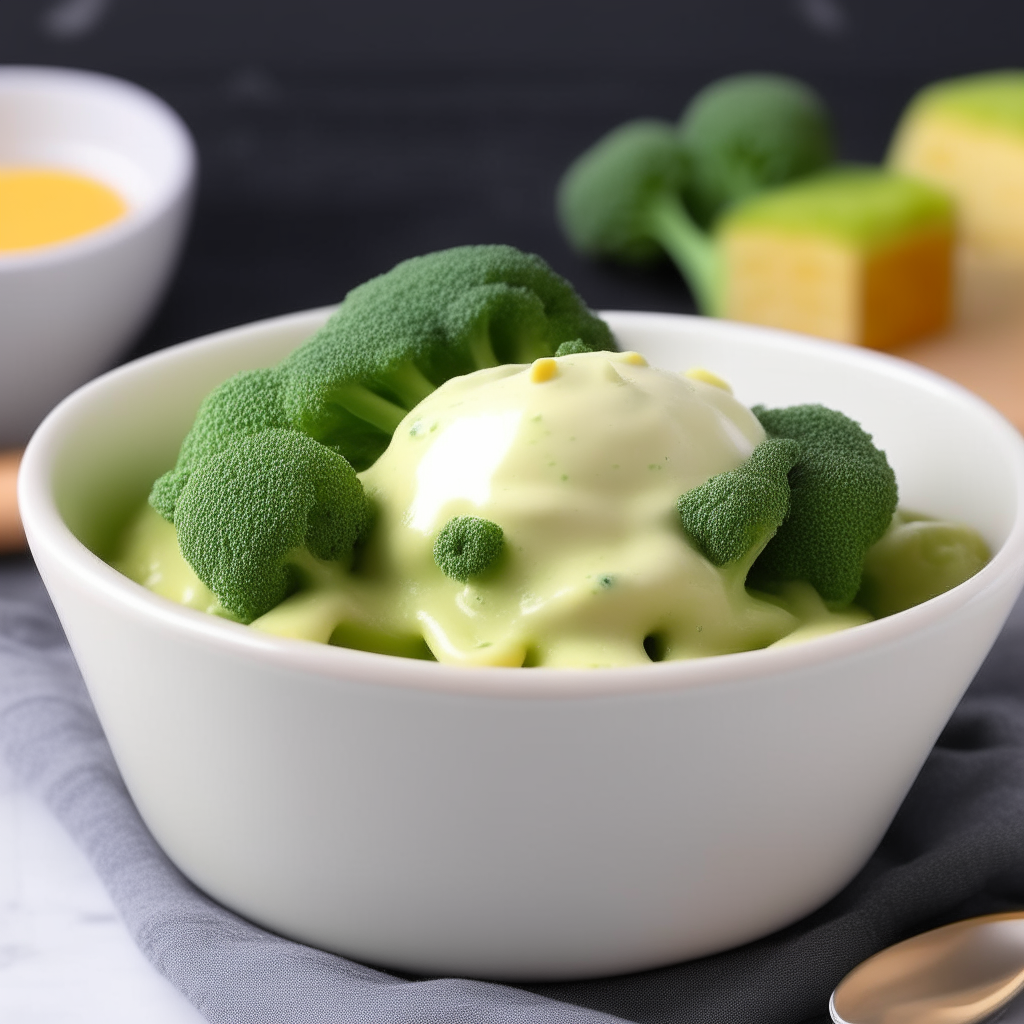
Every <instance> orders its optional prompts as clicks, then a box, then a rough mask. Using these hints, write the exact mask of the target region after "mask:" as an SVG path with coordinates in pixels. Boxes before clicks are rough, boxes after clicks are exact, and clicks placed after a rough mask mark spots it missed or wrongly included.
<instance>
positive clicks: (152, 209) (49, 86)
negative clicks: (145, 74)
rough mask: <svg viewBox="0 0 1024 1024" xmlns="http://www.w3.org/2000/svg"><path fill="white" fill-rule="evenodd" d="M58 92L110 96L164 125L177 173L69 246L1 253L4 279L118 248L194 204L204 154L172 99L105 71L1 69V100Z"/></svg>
mask: <svg viewBox="0 0 1024 1024" xmlns="http://www.w3.org/2000/svg"><path fill="white" fill-rule="evenodd" d="M33 89H35V90H37V91H39V92H44V91H46V92H53V91H56V90H64V91H65V92H67V93H68V94H70V95H74V96H80V95H81V94H82V92H83V90H89V91H90V92H91V93H92V94H93V95H96V96H106V97H108V98H109V99H111V100H112V101H113V102H114V103H116V104H118V105H125V104H131V105H134V106H135V107H136V108H137V109H139V110H140V111H141V112H142V113H144V114H145V115H146V116H147V117H148V118H149V120H150V121H151V123H152V124H153V125H154V126H159V129H160V131H161V132H162V133H163V134H164V137H165V138H166V139H167V141H168V144H169V145H170V146H172V147H174V148H175V149H176V151H177V154H178V158H177V160H176V161H175V162H174V170H175V172H176V173H175V174H174V176H173V177H172V178H170V179H169V180H168V182H167V183H166V184H165V185H164V186H163V187H162V188H161V189H159V190H157V191H156V192H155V193H154V195H153V196H151V197H150V198H148V199H146V201H145V202H142V203H140V204H138V205H135V206H130V207H129V208H128V209H127V210H126V212H125V213H124V214H123V215H122V216H120V217H118V218H117V219H116V220H114V221H112V222H111V223H109V224H105V225H103V226H101V227H98V228H94V229H92V230H90V231H87V232H85V233H84V234H82V235H78V236H76V237H74V238H70V239H67V240H65V241H57V242H49V243H47V244H45V245H40V246H33V247H31V248H28V249H16V250H14V251H11V252H0V274H10V273H13V272H16V271H21V270H26V271H27V270H35V269H37V268H45V267H46V266H47V265H52V264H60V263H65V262H71V261H73V260H76V259H80V258H86V257H90V256H92V255H94V254H95V253H97V252H102V251H103V250H106V249H110V248H113V247H115V246H117V245H119V244H120V243H121V242H123V241H125V240H126V239H128V238H130V237H132V236H134V235H138V234H141V233H142V232H144V231H145V230H146V229H147V228H148V227H149V226H150V225H151V224H153V223H154V222H155V221H157V220H159V219H160V218H162V217H163V216H165V214H166V213H167V211H168V210H170V209H173V208H174V207H175V206H177V205H178V204H179V203H181V202H183V201H185V202H188V201H190V200H191V197H192V193H193V191H194V189H195V182H196V176H197V171H198V166H199V155H198V150H197V147H196V143H195V140H194V139H193V137H192V133H191V132H190V131H189V129H188V126H187V125H186V124H185V122H184V120H183V119H182V117H181V115H179V114H178V112H177V111H176V110H175V109H174V108H173V107H172V106H171V105H170V104H169V103H167V101H166V100H164V99H161V97H159V96H157V95H156V94H155V93H153V92H150V90H148V89H146V88H144V87H143V86H141V85H137V84H136V83H135V82H131V81H128V80H127V79H124V78H118V77H116V76H115V75H108V74H104V73H103V72H100V71H89V70H86V69H82V68H67V67H59V66H54V65H45V64H7V65H3V66H0V95H3V94H5V93H7V92H8V91H9V90H10V91H15V90H17V91H31V90H33Z"/></svg>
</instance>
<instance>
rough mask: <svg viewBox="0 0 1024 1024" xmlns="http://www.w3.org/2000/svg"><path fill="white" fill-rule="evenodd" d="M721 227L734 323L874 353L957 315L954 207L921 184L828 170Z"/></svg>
mask: <svg viewBox="0 0 1024 1024" xmlns="http://www.w3.org/2000/svg"><path fill="white" fill-rule="evenodd" d="M716 234H717V235H718V239H719V242H720V244H721V251H722V259H723V275H722V281H723V295H722V315H723V316H725V317H728V318H730V319H733V320H744V321H747V322H748V323H757V324H765V325H768V326H771V327H782V328H785V329H787V330H793V331H801V332H803V333H805V334H813V335H817V336H818V337H822V338H832V339H834V340H836V341H844V342H848V343H850V344H856V345H867V346H870V347H872V348H892V347H894V346H897V345H900V344H902V343H904V342H908V341H912V340H914V339H916V338H920V337H924V336H926V335H928V334H932V333H935V332H937V331H940V330H941V329H942V328H943V327H944V326H945V325H946V324H947V323H948V321H949V316H950V312H951V308H952V251H953V210H952V204H951V202H950V201H949V199H948V198H947V197H946V196H945V195H944V194H943V193H941V192H939V191H937V190H936V189H934V188H931V187H929V186H927V185H924V184H922V183H920V182H916V181H912V180H910V179H907V178H904V177H901V176H898V175H894V174H890V173H887V172H885V171H881V170H878V169H875V168H842V169H840V170H836V171H830V172H827V173H825V174H821V175H817V176H815V177H813V178H806V179H803V180H802V181H799V182H795V183H794V184H792V185H787V186H784V187H782V188H779V189H773V190H771V191H769V192H762V193H759V194H758V195H756V196H754V197H753V198H751V199H749V200H747V201H745V202H743V203H741V204H740V205H739V206H737V207H735V208H734V209H732V210H731V211H730V212H729V213H728V214H726V216H725V217H724V219H723V220H722V222H721V223H720V225H719V228H718V230H717V232H716Z"/></svg>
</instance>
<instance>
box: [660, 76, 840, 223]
mask: <svg viewBox="0 0 1024 1024" xmlns="http://www.w3.org/2000/svg"><path fill="white" fill-rule="evenodd" d="M679 133H680V137H681V138H682V141H683V145H684V147H685V149H686V153H687V156H688V157H689V173H688V174H687V176H686V179H685V181H684V182H683V187H682V192H683V199H684V201H685V203H686V205H687V207H688V209H689V211H690V213H691V214H692V215H693V218H694V220H695V221H696V222H697V223H698V224H699V225H701V226H702V227H705V228H706V227H710V226H711V225H712V224H713V223H714V221H715V219H716V218H717V216H718V214H719V213H721V212H722V210H724V209H725V207H727V206H729V205H730V204H732V203H734V202H736V201H737V200H738V199H742V198H743V197H744V196H748V195H750V194H752V193H754V192H759V191H760V190H762V189H764V188H769V187H771V186H773V185H781V184H783V183H785V182H787V181H792V180H794V179H796V178H800V177H803V176H804V175H806V174H811V173H813V172H814V171H818V170H821V169H822V168H824V167H826V166H827V165H828V164H830V163H831V162H832V160H833V158H834V146H833V142H832V125H831V122H830V119H829V115H828V110H827V109H826V107H825V104H824V103H823V102H822V100H821V98H820V97H819V96H818V94H817V93H816V92H814V90H813V89H811V88H810V87H809V86H807V85H805V84H804V83H803V82H799V81H797V80H796V79H795V78H788V77H786V76H785V75H771V74H744V75H731V76H729V77H728V78H721V79H719V80H718V81H717V82H712V83H711V84H710V85H708V86H706V87H705V88H704V89H702V90H701V91H700V92H699V93H697V95H696V96H695V97H694V98H693V99H692V100H691V101H690V103H689V104H688V105H687V107H686V109H685V110H684V111H683V116H682V118H681V120H680V123H679Z"/></svg>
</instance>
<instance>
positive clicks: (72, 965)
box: [0, 759, 204, 1024]
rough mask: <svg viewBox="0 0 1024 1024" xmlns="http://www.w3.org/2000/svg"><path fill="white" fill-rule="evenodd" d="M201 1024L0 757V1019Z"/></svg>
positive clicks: (19, 1023) (53, 1023)
mask: <svg viewBox="0 0 1024 1024" xmlns="http://www.w3.org/2000/svg"><path fill="white" fill-rule="evenodd" d="M203 1020H204V1018H203V1017H202V1016H201V1015H200V1014H199V1012H198V1011H197V1010H196V1009H195V1008H194V1007H193V1006H192V1005H191V1004H190V1003H189V1002H187V1001H186V999H185V998H184V996H182V995H181V994H180V993H179V992H178V991H177V989H175V988H173V987H172V986H171V985H170V983H169V982H167V981H166V980H165V979H164V978H163V977H162V976H161V975H159V974H158V973H157V972H156V971H155V970H154V969H153V968H152V967H151V966H150V965H149V963H148V962H147V961H146V960H145V959H144V958H143V956H142V954H141V953H140V952H139V951H138V949H136V947H135V945H134V943H133V942H132V940H131V938H130V936H129V935H128V932H127V930H126V929H125V927H124V925H123V924H122V923H121V920H120V918H119V917H118V915H117V911H116V910H115V909H114V906H113V904H112V903H111V902H110V897H109V896H108V895H107V892H106V890H105V889H104V888H103V886H102V885H101V884H100V881H99V879H98V878H97V877H96V875H95V873H94V872H93V870H92V868H91V866H90V865H89V862H88V861H87V860H86V859H85V857H84V856H83V854H82V853H81V851H80V850H79V849H78V847H77V846H76V845H75V844H74V843H73V842H72V841H71V839H70V838H69V836H68V835H67V833H65V831H64V830H63V828H62V827H61V825H60V824H59V823H58V822H57V821H56V820H55V819H54V817H53V816H52V815H51V814H50V812H49V811H48V810H47V809H46V807H45V806H44V805H43V803H42V802H41V801H40V800H38V799H36V798H35V797H33V796H31V795H29V794H28V793H26V792H24V791H22V790H20V789H19V788H18V787H17V785H16V784H15V783H14V780H13V779H12V777H11V775H10V773H9V771H8V769H7V766H6V765H5V764H4V763H3V760H2V759H0V1021H2V1022H3V1024H202V1022H203Z"/></svg>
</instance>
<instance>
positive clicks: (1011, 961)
mask: <svg viewBox="0 0 1024 1024" xmlns="http://www.w3.org/2000/svg"><path fill="white" fill-rule="evenodd" d="M1022 989H1024V912H1012V913H1004V914H989V915H987V916H986V917H973V918H970V919H968V920H966V921H957V922H956V923H955V924H949V925H946V926H945V927H942V928H936V929H934V930H933V931H930V932H925V933H924V934H923V935H915V936H914V937H913V938H912V939H907V940H906V941H905V942H899V943H897V944H896V945H895V946H890V947H889V948H888V949H883V950H882V951H881V952H880V953H876V954H875V955H874V956H873V957H871V958H869V959H868V960H865V961H864V963H862V964H861V965H860V966H859V967H856V968H854V969H853V970H852V971H851V972H850V973H849V974H848V975H847V976H846V977H845V978H844V979H843V980H842V981H841V982H840V983H839V985H838V986H837V987H836V990H835V992H833V993H832V998H831V1000H830V1001H829V1012H830V1013H831V1014H832V1020H833V1021H835V1024H977V1022H979V1021H983V1020H985V1019H986V1018H987V1017H990V1016H991V1015H992V1014H994V1013H996V1012H997V1011H998V1010H1000V1009H1002V1008H1003V1007H1004V1006H1005V1005H1006V1004H1007V1003H1008V1002H1009V1001H1010V1000H1011V999H1013V998H1014V996H1016V995H1017V994H1018V993H1019V992H1020V991H1021V990H1022Z"/></svg>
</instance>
